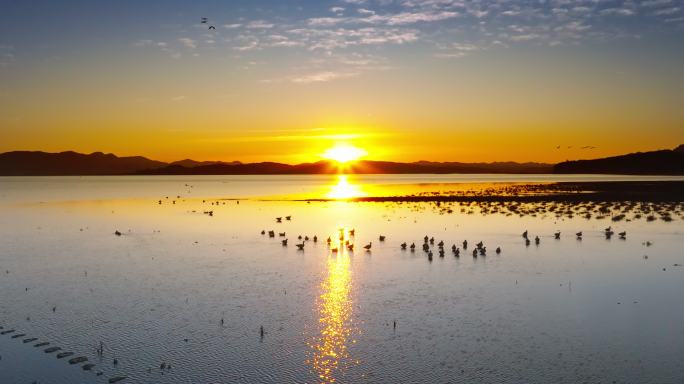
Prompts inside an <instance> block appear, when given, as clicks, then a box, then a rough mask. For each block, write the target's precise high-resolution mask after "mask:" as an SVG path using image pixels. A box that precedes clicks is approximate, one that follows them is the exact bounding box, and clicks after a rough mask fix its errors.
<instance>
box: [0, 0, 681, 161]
mask: <svg viewBox="0 0 684 384" xmlns="http://www.w3.org/2000/svg"><path fill="white" fill-rule="evenodd" d="M202 17H206V18H208V22H207V23H206V24H203V23H202V22H201V18H202ZM209 26H213V27H215V29H209ZM682 90H684V0H644V1H635V0H526V1H514V0H474V1H460V0H424V1H419V0H334V1H313V0H299V1H286V0H277V1H276V0H272V1H271V0H268V1H267V0H251V1H228V0H222V1H219V0H214V1H192V2H190V1H179V0H164V1H140V0H135V1H133V0H117V1H99V0H83V1H69V0H62V1H36V0H0V152H4V151H10V150H45V151H63V150H75V151H79V152H88V153H89V152H93V151H102V152H113V153H115V154H118V155H143V156H147V157H150V158H153V159H158V160H166V161H171V160H179V159H184V158H193V159H196V160H225V161H232V160H240V161H281V162H288V163H299V162H308V161H317V160H320V158H321V156H322V154H323V153H325V152H326V150H329V148H330V147H334V146H336V145H348V146H355V147H358V148H361V149H362V150H363V151H364V153H366V158H368V159H377V160H380V159H382V160H395V161H417V160H434V161H468V162H479V161H484V162H490V161H508V160H512V161H541V162H557V161H563V160H567V159H580V158H597V157H602V156H608V155H616V154H622V153H627V152H634V151H645V150H654V149H662V148H674V147H676V146H677V145H679V144H682V143H684V108H682V107H683V106H684V96H683V91H682Z"/></svg>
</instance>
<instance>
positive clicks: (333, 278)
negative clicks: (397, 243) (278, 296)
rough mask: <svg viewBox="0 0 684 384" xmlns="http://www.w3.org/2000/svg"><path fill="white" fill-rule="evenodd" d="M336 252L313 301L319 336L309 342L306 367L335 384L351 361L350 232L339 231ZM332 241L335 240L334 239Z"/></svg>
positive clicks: (327, 263)
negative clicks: (346, 245)
mask: <svg viewBox="0 0 684 384" xmlns="http://www.w3.org/2000/svg"><path fill="white" fill-rule="evenodd" d="M340 234H343V236H340V239H339V244H336V245H331V249H332V248H335V247H336V248H338V249H339V251H338V252H336V253H332V252H331V253H330V255H329V256H328V259H327V260H326V265H327V275H326V276H325V278H324V279H323V281H322V282H321V284H320V294H319V296H318V299H317V300H316V308H315V309H316V312H317V315H318V334H317V335H316V336H314V337H313V338H312V339H311V342H310V344H309V346H310V347H311V354H310V358H309V360H308V361H307V363H308V364H309V365H310V366H311V369H312V370H313V372H314V373H315V374H316V375H317V376H318V378H319V379H320V382H322V383H334V382H336V381H337V379H338V378H339V377H340V376H342V375H344V370H345V368H346V367H348V366H349V365H350V364H353V363H354V360H353V359H352V358H351V357H350V355H349V350H348V346H349V344H350V343H354V342H355V340H353V335H354V332H355V331H354V329H355V328H354V325H353V320H352V270H351V257H350V256H351V255H350V254H351V251H349V250H348V249H347V248H346V247H345V246H344V244H345V243H346V242H347V240H349V239H348V237H349V231H347V230H345V229H342V230H340ZM334 238H335V237H334Z"/></svg>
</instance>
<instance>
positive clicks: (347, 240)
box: [117, 216, 651, 261]
mask: <svg viewBox="0 0 684 384" xmlns="http://www.w3.org/2000/svg"><path fill="white" fill-rule="evenodd" d="M284 218H285V220H286V221H291V220H292V216H285V217H284ZM275 221H276V223H282V222H283V217H282V216H280V217H276V218H275ZM338 231H339V237H338V239H337V240H339V242H337V243H334V241H333V238H332V236H328V237H327V238H326V240H325V242H326V244H327V247H328V249H329V250H330V252H331V253H332V254H337V253H339V252H340V251H341V250H342V249H346V250H347V251H349V252H354V247H355V243H354V242H353V239H355V236H356V230H355V229H349V230H346V229H344V228H340V229H338ZM615 234H616V232H615V231H614V230H613V227H612V226H609V227H607V228H605V229H604V231H603V235H604V236H605V238H606V240H610V239H611V238H612V237H613V235H615ZM117 235H119V236H120V235H121V234H120V233H118V231H117ZM261 235H262V236H265V235H268V237H269V238H275V237H276V231H275V230H269V231H266V230H265V229H263V230H261ZM277 235H278V237H284V239H281V240H280V243H281V245H282V246H283V247H287V246H288V244H289V238H287V232H277ZM583 235H584V234H583V232H582V231H579V232H576V233H575V237H576V239H577V240H580V241H581V240H582V237H583ZM617 235H618V237H619V238H620V240H626V239H627V231H621V232H618V233H617ZM522 238H523V240H524V244H525V246H530V245H531V244H532V241H534V244H535V245H536V246H539V245H540V244H541V238H540V237H539V236H534V238H533V239H532V238H531V236H530V234H529V233H528V231H527V230H525V231H524V232H523V233H522ZM553 238H554V239H555V240H560V238H561V232H560V231H556V232H554V234H553ZM386 239H387V236H385V235H379V236H378V241H379V242H384V241H385V240H386ZM297 240H298V241H300V242H299V243H295V246H296V247H297V250H298V251H303V250H304V247H305V246H306V243H307V242H308V241H312V242H313V243H318V236H317V235H314V236H313V237H309V236H302V235H299V236H297ZM336 244H338V245H336ZM643 245H646V246H649V247H650V246H651V242H650V241H646V242H644V244H643ZM434 246H435V238H434V237H430V236H428V235H425V237H423V243H422V246H421V248H422V250H423V252H424V253H425V254H426V255H427V258H428V260H429V261H432V259H433V255H434V253H433V250H434ZM372 247H373V242H372V241H371V242H369V243H368V244H365V245H364V246H363V249H364V250H365V252H371V248H372ZM399 247H400V249H401V250H402V251H406V250H408V251H410V252H415V251H416V248H417V246H416V243H415V242H412V243H411V244H410V245H409V244H408V243H407V242H403V243H401V244H399ZM444 247H445V243H444V240H440V241H439V242H437V252H438V254H439V257H441V258H443V257H444V256H445V253H446V251H445V249H444ZM461 247H462V248H461ZM461 249H463V251H464V252H466V251H467V250H468V240H467V239H466V240H463V242H461V246H460V247H459V246H457V245H456V244H452V245H451V253H452V254H453V255H454V257H456V258H458V257H460V256H461ZM494 252H495V253H496V254H497V255H498V254H501V252H502V249H501V247H500V246H497V247H496V249H495V250H494ZM472 256H473V257H474V258H477V257H478V256H487V247H486V246H485V244H484V243H483V242H482V241H479V242H477V243H476V244H475V248H473V250H472Z"/></svg>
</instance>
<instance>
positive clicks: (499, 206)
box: [0, 18, 682, 384]
mask: <svg viewBox="0 0 684 384" xmlns="http://www.w3.org/2000/svg"><path fill="white" fill-rule="evenodd" d="M206 21H207V20H206V19H204V18H203V20H202V23H206ZM212 27H213V26H210V29H211V28H212ZM186 186H189V185H186ZM166 199H167V200H168V201H170V202H171V203H172V204H173V205H175V204H176V200H173V199H169V198H168V197H166ZM177 199H181V196H177ZM162 203H163V200H159V201H158V204H160V205H161V204H162ZM203 203H207V201H206V200H203ZM210 203H211V205H217V206H218V205H220V204H221V203H222V204H223V205H225V204H226V203H225V202H218V201H216V202H210ZM236 204H238V205H239V204H240V201H239V200H236ZM457 204H459V205H460V207H461V213H464V214H472V213H474V212H473V208H474V207H479V213H480V214H482V215H487V214H492V213H503V214H505V215H507V216H510V215H513V214H515V215H519V216H521V217H523V216H532V217H536V216H537V215H543V214H548V213H551V214H555V216H556V218H562V217H564V216H565V217H568V218H572V217H573V216H575V215H579V216H581V217H584V218H586V219H590V218H592V211H593V212H596V213H598V214H597V215H596V218H598V219H601V218H605V217H606V216H608V215H610V217H611V219H612V221H613V222H617V221H621V220H626V221H631V220H632V219H639V218H641V217H642V215H647V216H646V219H647V221H653V220H655V219H656V217H655V216H654V213H658V214H659V215H660V218H661V219H662V220H663V221H671V220H672V218H671V213H674V214H679V215H682V212H681V210H682V206H681V205H680V204H678V203H672V204H661V205H656V204H652V203H638V202H621V203H619V204H618V203H610V202H606V203H593V202H586V203H579V204H578V203H576V202H575V203H572V204H570V203H568V204H564V203H563V202H560V203H559V202H535V203H519V202H488V201H477V202H476V201H473V202H469V203H463V202H460V203H457ZM434 207H436V208H437V210H438V212H439V213H440V214H444V213H448V214H450V213H453V211H454V208H453V204H449V203H441V202H439V201H437V202H435V203H434ZM616 209H617V210H618V211H619V213H617V214H615V213H614V211H615V210H616ZM634 211H636V213H635V214H634V215H633V216H632V217H631V218H630V217H627V214H628V213H630V212H634ZM193 212H195V211H193ZM202 213H203V214H205V215H207V216H214V211H213V210H205V211H202ZM283 220H285V221H291V220H292V216H291V215H288V216H280V217H276V218H275V222H276V223H283ZM114 235H115V236H123V235H124V233H122V232H121V231H119V230H116V231H114ZM261 235H264V236H266V235H267V236H268V237H269V238H275V237H276V235H277V237H279V238H282V239H280V244H281V245H282V246H283V247H287V246H288V244H289V238H288V237H287V233H286V232H276V231H275V230H268V231H266V230H265V229H264V230H262V231H261ZM355 235H356V230H355V229H348V230H347V229H344V228H341V229H339V233H338V237H337V239H333V237H332V236H328V237H327V238H326V239H325V242H326V245H327V247H328V249H329V251H330V253H331V254H338V253H339V252H341V251H343V250H345V249H346V250H347V251H348V252H349V253H352V252H353V251H354V249H355V243H354V239H355ZM574 235H575V238H576V239H577V240H578V241H581V240H582V238H583V235H584V233H583V232H582V231H579V232H576V233H575V234H574ZM614 235H617V236H618V238H619V239H621V240H626V238H627V232H626V231H621V232H617V233H616V232H615V231H614V230H613V228H612V226H609V227H607V228H605V229H604V231H603V236H605V238H606V239H608V240H610V239H611V238H612V237H613V236H614ZM521 237H522V239H523V243H524V244H525V246H530V245H531V244H532V242H534V244H535V245H536V246H539V245H540V244H541V239H540V237H539V236H538V235H537V236H534V237H532V236H531V235H530V234H529V232H528V231H527V230H525V231H524V232H523V233H522V234H521ZM553 238H554V239H555V240H560V238H561V232H560V231H556V232H554V233H553ZM297 240H298V241H299V242H298V243H295V246H296V248H297V250H298V251H304V249H305V246H306V244H307V242H310V241H311V242H313V243H318V241H319V238H318V236H317V235H314V236H312V237H309V236H302V235H299V236H297ZM386 240H387V236H385V235H379V236H378V241H379V242H381V243H382V242H385V241H386ZM422 240H423V242H422V245H421V246H420V249H422V251H423V252H424V253H425V254H426V255H427V259H428V260H429V261H430V262H432V260H433V256H434V253H435V252H436V253H437V254H438V256H439V257H440V258H444V257H445V254H446V250H445V247H446V244H445V242H444V240H439V241H438V242H437V243H435V238H434V237H430V236H427V235H425V236H424V237H423V239H422ZM435 245H436V246H437V249H435ZM643 245H645V246H651V245H652V243H651V242H650V241H646V242H644V243H643ZM372 247H373V243H372V242H368V244H365V245H363V247H362V248H363V249H364V251H365V252H368V253H370V252H371V249H372ZM468 247H469V242H468V240H463V241H462V242H461V243H460V246H458V245H456V244H452V245H451V247H450V250H451V253H452V254H453V256H454V257H456V258H459V257H460V256H461V252H463V253H465V252H467V251H468ZM399 248H400V249H401V250H402V251H409V252H412V253H413V252H416V250H417V249H418V248H419V246H417V245H416V243H415V242H412V243H411V244H408V243H407V242H402V243H401V244H399ZM494 252H495V253H496V254H501V253H502V248H501V247H500V246H497V247H496V248H495V250H494ZM471 254H472V257H473V258H477V257H478V256H479V257H484V256H486V255H487V246H486V245H485V244H484V243H483V242H482V241H479V242H477V243H476V244H475V246H474V248H472V252H471ZM644 258H647V256H644ZM675 266H678V265H675ZM663 270H665V268H663ZM6 272H7V273H9V271H6ZM27 291H28V288H27ZM56 309H57V307H53V308H52V311H53V312H55V311H56ZM220 324H221V325H223V324H224V319H223V318H221V319H220ZM396 326H397V323H396V321H394V322H393V327H394V328H395V329H396ZM265 334H266V332H265V330H264V327H263V325H262V326H260V328H259V335H260V338H261V339H262V340H263V338H264V336H265ZM0 335H2V336H4V335H10V336H11V338H12V339H21V341H22V342H23V343H25V344H28V343H35V342H36V341H38V342H37V343H35V344H34V347H36V348H41V347H47V348H45V349H44V352H45V353H47V354H51V353H55V354H56V357H57V358H58V359H66V358H70V359H69V360H67V361H68V363H69V364H71V365H76V364H83V365H82V366H81V367H82V369H83V370H84V371H92V370H93V369H94V368H95V367H96V366H95V364H92V363H90V362H89V360H88V358H87V357H85V356H76V357H73V356H74V355H75V354H74V353H73V352H69V351H62V348H60V347H57V346H51V345H50V342H47V341H39V340H38V339H37V338H35V337H27V335H26V334H24V333H20V332H17V331H16V330H15V329H5V328H3V326H0ZM185 341H186V342H187V339H185ZM96 354H97V356H98V357H99V358H100V359H101V360H102V358H103V357H104V345H103V344H102V343H100V344H99V346H98V347H97V348H96ZM1 359H2V356H0V360H1ZM118 363H119V362H118V360H117V359H116V358H114V359H113V360H112V362H111V364H112V365H113V366H114V367H116V366H117V365H118ZM171 369H172V367H171V364H167V363H165V362H162V363H161V364H160V365H159V371H160V372H161V373H162V374H163V373H164V371H168V370H171ZM151 370H152V369H151V368H148V372H151ZM96 375H97V376H101V375H103V372H102V371H97V372H96ZM125 379H126V376H114V377H112V378H110V379H108V383H112V384H113V383H117V382H119V381H122V380H125ZM34 384H37V382H34Z"/></svg>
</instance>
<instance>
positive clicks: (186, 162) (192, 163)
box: [169, 159, 240, 168]
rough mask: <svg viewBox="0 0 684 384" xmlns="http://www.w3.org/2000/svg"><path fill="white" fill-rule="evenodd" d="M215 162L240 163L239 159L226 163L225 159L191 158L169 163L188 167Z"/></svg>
mask: <svg viewBox="0 0 684 384" xmlns="http://www.w3.org/2000/svg"><path fill="white" fill-rule="evenodd" d="M214 164H240V162H239V161H233V162H230V163H226V162H224V161H195V160H191V159H185V160H178V161H174V162H172V163H169V165H180V166H182V167H186V168H194V167H199V166H203V165H214Z"/></svg>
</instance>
